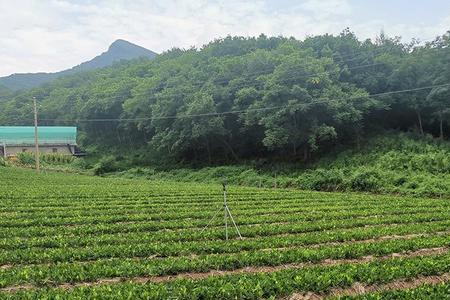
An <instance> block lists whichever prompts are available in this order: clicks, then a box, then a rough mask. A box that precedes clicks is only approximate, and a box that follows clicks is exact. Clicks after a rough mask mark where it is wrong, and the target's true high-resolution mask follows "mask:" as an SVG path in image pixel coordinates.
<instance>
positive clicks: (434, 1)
mask: <svg viewBox="0 0 450 300" xmlns="http://www.w3.org/2000/svg"><path fill="white" fill-rule="evenodd" d="M346 27H350V29H351V30H352V31H354V32H355V33H356V34H357V35H358V36H359V37H360V38H373V37H375V36H376V35H378V34H379V33H380V31H381V30H384V31H385V33H387V34H388V35H400V36H402V37H403V38H404V40H405V41H408V40H410V39H411V38H413V37H416V38H420V39H422V40H428V39H431V38H433V37H434V36H436V35H441V34H444V33H445V32H446V31H447V30H450V0H377V1H375V0H296V1H295V0H254V1H243V0H126V1H125V0H34V1H33V0H0V76H2V75H9V74H11V73H20V72H38V71H44V72H54V71H59V70H63V69H67V68H70V67H72V66H74V65H77V64H79V63H81V62H83V61H86V60H89V59H91V58H93V57H94V56H96V55H98V54H100V53H101V52H103V51H105V50H106V49H107V48H108V45H109V44H111V43H112V42H113V41H114V40H116V39H118V38H122V39H126V40H128V41H130V42H133V43H135V44H138V45H141V46H144V47H146V48H148V49H151V50H153V51H156V52H162V51H164V50H166V49H169V48H172V47H184V48H186V47H190V46H201V45H203V44H205V43H207V42H209V41H211V40H212V39H215V38H220V37H225V36H227V35H244V36H255V35H259V34H260V33H265V34H266V35H270V36H271V35H285V36H295V37H297V38H299V39H302V38H304V37H305V36H306V35H315V34H322V33H334V34H335V33H339V32H340V31H342V30H343V29H344V28H346Z"/></svg>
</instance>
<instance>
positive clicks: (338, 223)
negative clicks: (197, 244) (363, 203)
mask: <svg viewBox="0 0 450 300" xmlns="http://www.w3.org/2000/svg"><path fill="white" fill-rule="evenodd" d="M448 217H449V214H448V212H440V213H432V212H431V213H429V212H427V213H418V214H414V215H408V214H407V215H388V216H386V217H381V216H378V215H376V216H368V217H360V218H354V219H343V220H322V219H321V220H315V221H304V220H297V221H295V222H291V223H273V224H263V225H261V224H259V225H252V226H250V225H247V226H241V228H240V230H241V233H242V235H243V236H245V237H253V236H258V235H276V234H282V233H300V232H310V231H320V230H327V229H332V228H352V227H364V226H367V225H377V224H386V225H387V224H394V223H399V224H400V223H411V222H428V221H439V220H446V219H448ZM200 229H201V227H198V228H187V229H185V228H183V229H176V230H164V231H162V230H160V228H157V225H156V224H155V223H154V222H141V223H131V224H120V223H119V224H101V225H87V226H85V225H80V226H73V227H39V226H37V227H25V228H4V229H3V230H2V231H1V232H0V238H2V237H3V238H13V237H38V236H46V235H52V236H54V235H66V236H67V235H88V234H89V235H97V234H105V233H118V234H122V233H127V232H149V231H154V241H181V240H196V239H197V240H198V239H204V238H208V239H221V238H223V229H222V228H220V227H219V228H211V229H208V230H207V231H205V232H203V233H201V232H200Z"/></svg>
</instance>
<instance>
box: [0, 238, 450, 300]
mask: <svg viewBox="0 0 450 300" xmlns="http://www.w3.org/2000/svg"><path fill="white" fill-rule="evenodd" d="M449 250H450V247H439V248H426V249H420V250H417V251H413V252H409V253H392V254H390V255H386V256H382V257H374V256H364V257H361V258H358V259H337V260H335V259H326V260H323V261H321V262H319V263H302V264H287V265H281V266H275V267H267V266H266V267H246V268H241V269H236V270H232V271H216V270H214V271H209V272H204V273H180V274H178V275H174V276H147V277H145V276H143V277H132V278H124V277H115V278H103V279H98V280H97V281H94V282H80V283H75V284H69V283H65V284H59V285H56V286H55V287H56V288H63V289H72V288H76V287H89V286H98V285H107V284H117V283H120V282H132V283H147V282H154V283H164V282H169V281H174V280H177V279H191V280H201V279H206V278H208V277H210V276H225V275H233V274H252V273H271V272H276V271H281V270H284V269H301V268H305V267H311V266H335V265H341V264H358V263H365V262H370V261H374V260H385V259H390V258H394V257H402V258H406V257H409V258H411V257H417V256H431V255H439V254H444V253H446V252H448V251H449ZM37 288H39V287H38V286H35V285H30V284H24V285H17V286H11V287H7V288H2V289H0V291H1V292H10V293H13V292H16V291H19V290H30V289H37ZM294 299H295V298H294ZM299 299H302V298H299Z"/></svg>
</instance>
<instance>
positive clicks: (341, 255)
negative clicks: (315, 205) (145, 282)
mask: <svg viewBox="0 0 450 300" xmlns="http://www.w3.org/2000/svg"><path fill="white" fill-rule="evenodd" d="M448 246H450V237H449V236H435V237H431V236H430V237H416V238H412V239H406V240H405V239H402V240H388V241H379V242H376V243H352V244H342V245H339V246H336V245H332V246H321V247H318V248H312V249H308V248H292V249H272V250H259V251H248V252H247V251H245V252H239V253H233V254H220V255H217V254H212V255H202V256H196V257H191V256H181V257H170V258H166V259H151V260H148V259H143V260H136V259H116V260H97V261H93V262H90V263H84V262H83V263H76V262H69V263H59V264H55V265H34V266H25V267H13V268H9V269H3V270H0V287H7V286H11V285H17V284H23V283H34V284H38V285H44V284H46V283H47V284H48V283H50V282H51V283H52V284H62V283H67V282H69V283H75V282H86V281H88V282H91V281H96V280H98V279H102V278H114V277H125V278H130V277H141V276H158V275H175V274H179V273H184V272H207V271H210V270H235V269H239V268H244V267H262V266H280V265H285V264H299V263H318V262H320V261H322V260H325V259H356V258H360V257H362V256H366V255H372V256H383V255H387V254H392V253H399V252H405V251H416V250H419V249H427V248H435V247H448Z"/></svg>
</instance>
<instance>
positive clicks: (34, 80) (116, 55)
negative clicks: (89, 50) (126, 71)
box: [0, 40, 157, 91]
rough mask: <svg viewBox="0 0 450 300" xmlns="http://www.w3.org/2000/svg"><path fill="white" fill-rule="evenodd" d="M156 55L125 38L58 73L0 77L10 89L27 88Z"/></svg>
mask: <svg viewBox="0 0 450 300" xmlns="http://www.w3.org/2000/svg"><path fill="white" fill-rule="evenodd" d="M156 55H157V53H155V52H153V51H150V50H148V49H146V48H143V47H141V46H138V45H135V44H132V43H130V42H127V41H125V40H117V41H115V42H114V43H112V44H111V45H110V46H109V48H108V51H106V52H103V53H102V54H100V55H98V56H96V57H95V58H93V59H91V60H90V61H87V62H83V63H81V64H79V65H78V66H75V67H73V68H71V69H68V70H64V71H60V72H56V73H21V74H12V75H9V76H6V77H0V86H3V87H6V88H7V89H9V90H10V91H18V90H26V89H30V88H34V87H37V86H40V85H42V84H45V83H48V82H50V81H52V80H54V79H56V78H58V77H61V76H64V75H68V74H73V73H76V72H81V71H88V70H94V69H99V68H104V67H108V66H111V65H112V64H113V63H115V62H118V61H120V60H131V59H135V58H142V57H146V58H149V59H152V58H154V57H155V56H156Z"/></svg>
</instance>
